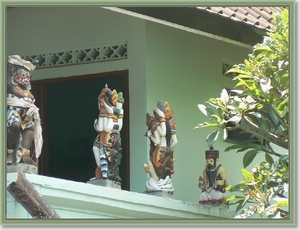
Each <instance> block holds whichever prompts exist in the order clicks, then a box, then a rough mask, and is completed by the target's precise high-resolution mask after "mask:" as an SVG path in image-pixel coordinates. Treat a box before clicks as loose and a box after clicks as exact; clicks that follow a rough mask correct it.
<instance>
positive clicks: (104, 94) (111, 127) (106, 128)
mask: <svg viewBox="0 0 300 230" xmlns="http://www.w3.org/2000/svg"><path fill="white" fill-rule="evenodd" d="M123 104H124V98H123V93H122V92H119V93H117V91H116V90H111V89H110V88H108V86H107V84H106V85H105V87H104V88H103V89H102V91H101V93H100V95H99V97H98V107H99V117H98V119H96V120H95V122H94V128H95V130H96V131H97V132H98V135H97V137H96V139H95V141H94V145H93V152H94V156H95V160H96V164H97V167H96V170H95V178H96V179H100V178H103V179H110V180H113V181H117V182H121V178H120V176H119V165H120V164H121V158H122V154H121V153H122V147H121V137H120V131H121V129H122V127H123V116H124V111H123Z"/></svg>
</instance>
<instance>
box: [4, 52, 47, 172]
mask: <svg viewBox="0 0 300 230" xmlns="http://www.w3.org/2000/svg"><path fill="white" fill-rule="evenodd" d="M34 63H36V61H34ZM35 67H36V66H35V65H34V64H33V63H31V62H29V61H26V60H24V59H21V57H20V56H19V55H11V56H8V59H7V100H6V102H7V111H6V125H7V160H6V162H7V164H8V165H10V164H13V165H15V164H17V163H26V164H33V165H35V166H36V165H37V163H36V162H35V160H34V158H35V159H38V157H39V156H40V154H41V149H42V145H43V138H42V127H41V122H40V115H39V109H38V108H37V107H36V105H35V104H34V102H35V99H34V96H33V95H32V94H31V92H30V90H31V83H30V81H31V72H32V71H33V70H34V69H35ZM33 141H34V143H35V149H34V150H35V156H34V155H33V153H31V152H30V148H31V145H32V142H33Z"/></svg>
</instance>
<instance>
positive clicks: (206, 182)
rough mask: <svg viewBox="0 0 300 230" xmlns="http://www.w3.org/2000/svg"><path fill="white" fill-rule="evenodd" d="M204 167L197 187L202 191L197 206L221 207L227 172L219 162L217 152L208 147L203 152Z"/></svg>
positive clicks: (226, 184) (226, 183) (223, 199)
mask: <svg viewBox="0 0 300 230" xmlns="http://www.w3.org/2000/svg"><path fill="white" fill-rule="evenodd" d="M205 158H206V165H205V169H204V170H203V175H202V176H200V177H199V182H198V186H199V188H200V189H201V190H202V192H201V194H200V196H199V204H204V205H221V204H223V203H225V198H226V197H225V188H226V187H227V186H228V178H227V172H226V169H225V168H224V167H222V165H221V164H220V162H219V151H218V150H214V148H213V146H210V149H209V150H206V151H205Z"/></svg>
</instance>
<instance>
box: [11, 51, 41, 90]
mask: <svg viewBox="0 0 300 230" xmlns="http://www.w3.org/2000/svg"><path fill="white" fill-rule="evenodd" d="M35 67H36V66H35V65H34V64H33V63H31V62H29V61H26V60H24V59H22V58H21V57H20V56H19V55H11V56H8V58H7V73H8V76H7V77H8V79H7V80H8V81H10V83H11V84H12V85H14V86H20V87H21V88H23V89H28V90H30V89H31V84H30V81H31V72H32V71H33V70H34V69H35Z"/></svg>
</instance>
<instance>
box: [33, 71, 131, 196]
mask: <svg viewBox="0 0 300 230" xmlns="http://www.w3.org/2000/svg"><path fill="white" fill-rule="evenodd" d="M105 84H107V85H108V87H109V88H111V89H112V90H113V89H116V90H117V91H118V92H123V95H124V99H125V103H124V119H123V128H122V130H121V139H122V149H123V151H122V162H121V165H120V177H121V179H122V182H121V187H122V189H124V190H129V146H128V143H129V137H128V133H129V130H128V129H129V128H128V127H129V126H128V121H129V119H128V117H129V112H128V108H129V106H128V105H129V102H128V98H129V97H128V71H114V72H108V73H99V74H92V75H85V76H73V77H67V78H56V79H46V80H39V81H33V82H32V92H33V94H34V95H35V97H36V105H37V107H38V108H39V109H40V115H41V120H42V128H43V139H44V144H43V149H42V154H41V156H40V158H39V174H42V175H46V176H51V177H56V178H61V179H67V180H74V181H79V182H87V181H88V180H90V179H91V178H93V177H94V176H95V169H96V162H95V159H94V154H93V151H92V147H93V142H94V139H95V137H96V136H97V132H96V131H95V129H94V127H93V124H94V120H95V119H97V118H98V114H99V109H98V104H97V103H98V102H97V97H98V96H99V94H100V92H101V90H102V89H103V88H104V87H105Z"/></svg>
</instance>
